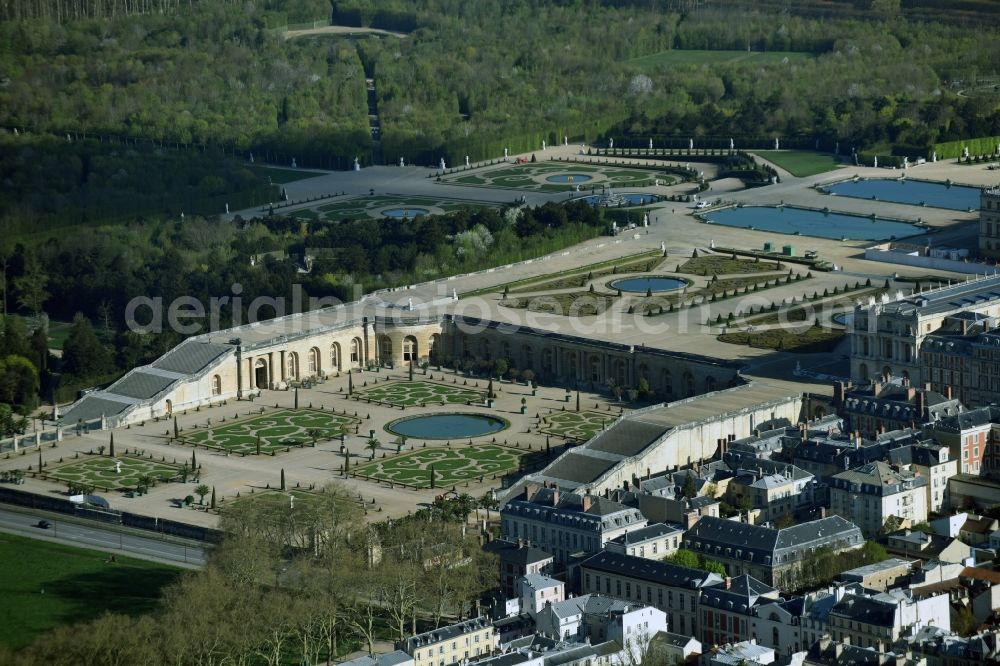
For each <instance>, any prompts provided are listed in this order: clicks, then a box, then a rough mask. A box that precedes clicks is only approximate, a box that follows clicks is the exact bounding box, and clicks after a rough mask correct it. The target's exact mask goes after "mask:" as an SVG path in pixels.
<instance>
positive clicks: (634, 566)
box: [580, 550, 722, 589]
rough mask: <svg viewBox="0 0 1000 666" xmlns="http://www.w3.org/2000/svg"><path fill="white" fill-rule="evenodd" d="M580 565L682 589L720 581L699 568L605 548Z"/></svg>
mask: <svg viewBox="0 0 1000 666" xmlns="http://www.w3.org/2000/svg"><path fill="white" fill-rule="evenodd" d="M580 566H581V568H583V569H590V570H591V571H601V572H604V573H612V574H618V575H620V576H628V577H629V578H635V579H638V580H644V581H648V582H651V583H658V584H660V585H668V586H670V587H682V588H686V589H696V588H700V587H705V586H707V585H717V584H719V583H721V582H722V577H721V576H719V575H718V574H714V573H709V572H707V571H702V570H701V569H689V568H688V567H682V566H678V565H676V564H670V563H668V562H660V561H657V560H648V559H646V558H644V557H635V556H633V555H624V554H622V553H613V552H610V551H606V550H605V551H601V552H600V553H598V554H597V555H594V556H593V557H591V558H588V559H587V560H584V561H583V562H582V563H581V564H580Z"/></svg>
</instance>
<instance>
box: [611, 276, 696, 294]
mask: <svg viewBox="0 0 1000 666" xmlns="http://www.w3.org/2000/svg"><path fill="white" fill-rule="evenodd" d="M686 285H687V282H686V281H684V280H680V279H678V278H671V277H634V278H622V279H621V280H615V281H614V282H612V283H611V288H612V289H621V290H622V291H628V292H633V293H636V294H645V293H646V292H647V291H652V292H653V293H656V292H658V291H675V290H677V289H683V288H684V287H685V286H686Z"/></svg>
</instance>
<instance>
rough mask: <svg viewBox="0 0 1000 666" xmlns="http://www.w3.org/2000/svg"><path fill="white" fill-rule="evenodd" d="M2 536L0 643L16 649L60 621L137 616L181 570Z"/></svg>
mask: <svg viewBox="0 0 1000 666" xmlns="http://www.w3.org/2000/svg"><path fill="white" fill-rule="evenodd" d="M107 559H108V555H107V554H106V553H102V552H98V551H95V550H85V549H82V548H74V547H72V546H63V545H58V544H52V543H48V542H45V541H37V540H35V539H28V538H25V537H19V536H13V535H7V534H2V535H0V599H3V604H2V605H0V607H2V609H3V610H2V611H0V613H2V619H0V642H2V643H3V644H5V645H7V646H9V647H11V648H13V649H17V648H20V647H23V646H25V645H27V644H28V643H30V642H31V641H32V640H34V639H35V638H37V637H38V636H39V635H40V634H42V633H44V632H46V631H49V630H50V629H53V628H55V627H57V626H59V625H64V624H70V623H74V622H82V621H85V620H88V619H91V618H94V617H97V616H98V615H100V614H101V613H103V612H105V611H110V612H115V613H127V614H129V615H138V614H142V613H148V612H149V611H151V610H153V609H154V608H155V607H156V605H157V599H158V598H159V595H160V589H161V588H163V587H164V586H165V585H168V584H170V583H172V582H173V581H174V580H175V579H176V578H177V577H178V575H179V574H180V573H181V570H180V569H176V568H174V567H171V566H167V565H165V564H156V563H153V562H145V561H143V560H135V559H132V558H129V557H123V556H120V555H119V556H116V559H117V560H118V561H117V562H115V563H113V564H112V563H106V562H105V560H107Z"/></svg>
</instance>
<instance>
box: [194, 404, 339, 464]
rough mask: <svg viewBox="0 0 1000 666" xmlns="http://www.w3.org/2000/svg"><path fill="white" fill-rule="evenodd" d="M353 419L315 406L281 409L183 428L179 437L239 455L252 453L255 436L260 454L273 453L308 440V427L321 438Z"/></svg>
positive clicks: (254, 450) (305, 444) (306, 443)
mask: <svg viewBox="0 0 1000 666" xmlns="http://www.w3.org/2000/svg"><path fill="white" fill-rule="evenodd" d="M356 422H357V419H355V418H353V417H348V416H341V415H338V414H330V413H328V412H321V411H317V410H309V409H301V410H298V411H295V410H290V409H283V410H280V411H277V412H271V413H270V414H263V415H261V416H255V417H253V418H249V419H241V420H239V421H234V422H232V423H226V424H221V423H220V424H219V425H213V426H212V427H210V428H199V429H197V430H189V431H185V432H184V433H183V434H182V436H181V438H182V439H183V440H184V441H185V442H187V443H188V444H195V445H197V446H205V447H208V448H214V449H225V450H229V451H232V452H233V453H239V454H241V455H252V454H256V453H257V442H258V439H259V440H260V452H261V455H274V454H275V453H279V452H281V451H284V450H286V449H288V448H289V447H292V446H308V445H310V444H312V435H311V434H310V433H311V431H316V435H317V440H318V441H320V442H322V441H327V440H330V439H333V438H334V437H337V436H339V435H340V433H342V432H346V431H347V429H348V427H349V426H353V425H354V424H355V423H356Z"/></svg>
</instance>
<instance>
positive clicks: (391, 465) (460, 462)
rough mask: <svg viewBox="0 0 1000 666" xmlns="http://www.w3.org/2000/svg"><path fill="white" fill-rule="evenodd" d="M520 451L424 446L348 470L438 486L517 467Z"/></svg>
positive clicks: (421, 485)
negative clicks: (424, 447) (423, 447)
mask: <svg viewBox="0 0 1000 666" xmlns="http://www.w3.org/2000/svg"><path fill="white" fill-rule="evenodd" d="M523 455H524V452H522V451H519V450H517V449H514V448H510V447H506V446H500V445H498V444H480V445H476V446H470V447H463V448H427V449H418V450H415V451H411V452H409V453H403V454H401V455H398V456H393V457H391V458H385V459H382V460H376V461H372V462H369V463H366V464H364V465H359V466H357V467H353V468H352V469H351V474H352V475H354V476H360V477H365V478H372V479H377V480H379V481H386V482H391V483H399V484H402V485H406V486H414V487H417V488H432V487H433V488H440V487H445V486H452V485H454V484H456V483H459V482H464V481H474V480H478V479H479V478H480V477H486V476H489V475H493V474H499V473H501V472H506V471H507V470H512V469H517V468H518V467H519V464H520V460H521V457H522V456H523ZM432 470H433V471H432ZM432 474H433V477H434V482H433V484H432V483H431V476H432Z"/></svg>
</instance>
